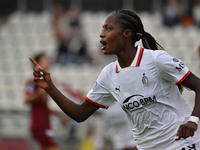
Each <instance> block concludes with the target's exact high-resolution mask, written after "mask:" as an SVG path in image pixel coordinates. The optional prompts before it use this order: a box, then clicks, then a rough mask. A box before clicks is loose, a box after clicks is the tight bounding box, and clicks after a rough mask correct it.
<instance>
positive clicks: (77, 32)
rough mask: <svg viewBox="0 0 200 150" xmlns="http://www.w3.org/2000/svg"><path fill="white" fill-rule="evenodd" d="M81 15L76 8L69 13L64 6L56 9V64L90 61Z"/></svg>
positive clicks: (72, 7)
mask: <svg viewBox="0 0 200 150" xmlns="http://www.w3.org/2000/svg"><path fill="white" fill-rule="evenodd" d="M79 15H80V10H79V8H78V7H76V6H70V7H69V8H68V9H67V11H65V10H64V8H63V7H62V5H56V7H55V10H54V21H53V27H54V35H55V37H56V39H57V41H58V49H57V57H56V62H57V63H60V64H62V65H66V64H69V63H76V64H82V63H86V62H89V61H90V58H89V56H88V55H89V54H88V50H87V43H86V41H85V38H84V37H83V35H82V27H81V23H80V20H79Z"/></svg>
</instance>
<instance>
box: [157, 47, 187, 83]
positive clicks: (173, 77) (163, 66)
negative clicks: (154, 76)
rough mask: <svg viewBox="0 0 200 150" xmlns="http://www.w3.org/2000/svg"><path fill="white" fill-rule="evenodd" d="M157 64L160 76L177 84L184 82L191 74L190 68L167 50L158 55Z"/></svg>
mask: <svg viewBox="0 0 200 150" xmlns="http://www.w3.org/2000/svg"><path fill="white" fill-rule="evenodd" d="M156 64H157V67H158V71H159V73H160V76H161V77H162V78H163V79H165V80H168V81H169V82H172V83H174V84H176V85H179V84H180V83H181V82H183V81H184V80H185V78H186V77H187V76H188V75H189V74H190V70H189V69H188V67H187V66H185V65H184V64H183V62H182V61H181V60H180V59H178V58H175V57H173V56H171V55H169V54H168V53H167V52H165V51H162V52H160V53H159V54H158V55H157V57H156Z"/></svg>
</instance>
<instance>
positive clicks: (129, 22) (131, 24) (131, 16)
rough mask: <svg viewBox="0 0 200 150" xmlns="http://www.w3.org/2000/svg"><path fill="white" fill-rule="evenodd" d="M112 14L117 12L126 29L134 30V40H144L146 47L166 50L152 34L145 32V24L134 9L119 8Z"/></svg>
mask: <svg viewBox="0 0 200 150" xmlns="http://www.w3.org/2000/svg"><path fill="white" fill-rule="evenodd" d="M112 14H117V17H118V19H119V20H120V21H121V24H122V27H123V28H124V29H131V30H132V31H133V42H134V44H135V42H137V41H139V40H140V39H141V40H142V44H143V46H144V48H147V49H152V50H157V49H163V50H165V49H164V48H163V47H162V46H161V45H160V44H159V43H158V42H157V41H156V40H155V39H154V37H153V36H151V34H149V33H148V32H145V30H144V26H143V24H142V21H141V19H140V17H139V16H138V15H137V14H135V13H134V12H133V11H129V10H117V11H114V12H113V13H112Z"/></svg>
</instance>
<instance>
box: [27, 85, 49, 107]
mask: <svg viewBox="0 0 200 150" xmlns="http://www.w3.org/2000/svg"><path fill="white" fill-rule="evenodd" d="M44 94H46V92H45V91H44V90H43V89H41V88H38V89H37V90H36V91H35V92H34V93H30V94H27V93H26V94H25V98H24V103H25V104H33V103H34V102H36V101H37V100H38V98H39V97H41V96H42V95H44Z"/></svg>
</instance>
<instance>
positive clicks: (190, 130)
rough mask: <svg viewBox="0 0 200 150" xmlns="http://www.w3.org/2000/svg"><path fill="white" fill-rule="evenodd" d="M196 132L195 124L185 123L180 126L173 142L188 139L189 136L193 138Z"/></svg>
mask: <svg viewBox="0 0 200 150" xmlns="http://www.w3.org/2000/svg"><path fill="white" fill-rule="evenodd" d="M196 130H197V124H196V123H194V122H191V121H188V122H187V123H185V124H182V125H180V127H179V129H178V132H177V137H176V139H175V140H176V141H177V140H180V139H181V138H188V137H190V136H193V135H194V133H195V131H196Z"/></svg>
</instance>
